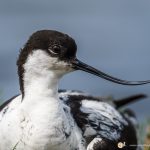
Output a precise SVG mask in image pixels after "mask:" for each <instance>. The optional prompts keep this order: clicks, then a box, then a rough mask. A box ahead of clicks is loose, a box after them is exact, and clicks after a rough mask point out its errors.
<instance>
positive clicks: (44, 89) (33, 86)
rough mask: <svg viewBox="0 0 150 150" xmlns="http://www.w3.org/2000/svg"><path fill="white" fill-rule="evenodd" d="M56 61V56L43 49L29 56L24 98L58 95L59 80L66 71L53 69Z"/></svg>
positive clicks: (25, 75) (25, 67)
mask: <svg viewBox="0 0 150 150" xmlns="http://www.w3.org/2000/svg"><path fill="white" fill-rule="evenodd" d="M55 62H57V59H56V58H51V57H49V56H48V55H47V54H46V53H45V52H43V51H41V50H36V51H35V52H33V53H32V54H31V55H29V56H28V59H27V61H26V63H25V64H24V70H25V72H24V77H23V82H24V98H26V97H29V99H31V98H33V97H36V98H37V97H57V92H58V82H59V79H60V78H61V77H62V75H63V74H64V73H63V72H62V71H61V70H56V69H53V66H55Z"/></svg>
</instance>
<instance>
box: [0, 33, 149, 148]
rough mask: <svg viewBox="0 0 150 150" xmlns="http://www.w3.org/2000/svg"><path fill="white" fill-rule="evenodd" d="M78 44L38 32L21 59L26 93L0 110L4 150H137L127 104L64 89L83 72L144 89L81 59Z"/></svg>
mask: <svg viewBox="0 0 150 150" xmlns="http://www.w3.org/2000/svg"><path fill="white" fill-rule="evenodd" d="M76 52H77V45H76V42H75V40H74V39H73V38H72V37H70V36H69V35H67V34H65V33H62V32H59V31H55V30H39V31H36V32H34V33H33V34H32V35H31V36H30V37H29V39H28V40H27V42H26V43H25V45H24V46H23V48H22V49H21V50H20V54H19V57H18V60H17V66H18V76H19V84H20V91H21V93H20V94H19V95H16V96H14V97H13V98H11V99H9V100H8V101H6V102H4V103H3V104H2V105H1V106H0V150H119V149H120V148H122V149H123V150H136V149H137V146H136V145H137V135H136V126H137V124H136V117H135V115H134V113H133V112H132V111H131V110H125V111H124V112H120V111H119V108H122V107H123V106H124V105H126V104H128V103H130V102H133V101H136V100H138V99H141V98H145V97H146V95H144V94H138V95H135V96H131V97H127V98H124V99H121V100H118V101H117V100H114V101H113V100H112V101H110V100H108V99H107V98H106V99H105V98H102V97H96V96H92V95H90V94H88V93H85V92H82V91H78V90H64V89H59V81H60V79H61V78H62V77H63V76H64V75H65V74H67V73H70V72H73V71H77V70H81V71H85V72H87V73H90V74H93V75H96V76H98V77H101V78H104V79H106V80H109V81H111V82H114V83H118V84H123V85H143V84H147V83H150V80H146V81H126V80H121V79H118V78H115V77H113V76H110V75H108V74H106V73H104V72H102V71H100V70H98V69H96V68H94V67H92V66H90V65H87V64H85V63H83V62H81V61H80V60H78V59H77V57H76Z"/></svg>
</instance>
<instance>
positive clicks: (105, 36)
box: [0, 0, 150, 118]
mask: <svg viewBox="0 0 150 150" xmlns="http://www.w3.org/2000/svg"><path fill="white" fill-rule="evenodd" d="M149 18H150V1H149V0H142V1H141V0H122V1H120V0H113V1H112V0H100V1H99V0H93V1H87V0H82V1H81V0H76V1H70V0H61V1H60V0H44V1H43V0H32V1H30V0H22V1H20V0H13V1H8V0H1V2H0V89H1V91H2V92H1V93H2V94H1V95H2V99H3V100H5V99H8V98H10V97H11V96H13V95H15V94H17V93H19V85H18V77H17V71H16V69H17V68H16V60H17V57H18V54H19V49H20V48H21V47H22V46H23V45H24V43H25V42H26V40H27V39H28V37H29V36H30V35H31V34H32V33H33V32H34V31H36V30H40V29H55V30H59V31H62V32H65V33H68V34H69V35H70V36H72V37H73V38H74V39H75V40H76V42H77V45H78V53H77V56H78V57H79V59H81V60H82V61H84V62H86V63H88V64H90V65H93V66H94V67H96V68H99V69H101V70H102V71H105V72H107V73H109V74H111V75H113V76H116V77H119V78H122V79H127V80H145V79H150V69H149V68H150V67H149V66H150V59H149V57H150V19H149ZM60 87H61V88H67V89H79V90H83V91H85V92H89V93H91V94H94V95H100V96H107V95H113V96H114V97H115V98H120V97H124V96H129V95H132V94H136V93H146V94H148V95H149V96H150V94H149V92H150V85H144V86H138V87H133V86H132V87H129V86H122V85H117V84H114V83H110V82H108V81H104V80H103V79H100V78H97V77H94V76H92V75H89V74H86V73H83V72H76V73H75V72H74V73H71V74H68V75H66V76H65V77H64V78H63V79H62V80H61V82H60ZM149 107H150V98H148V99H146V100H143V101H141V102H138V103H137V104H133V105H131V106H130V108H132V109H133V110H135V111H136V113H137V115H138V116H140V117H141V118H142V117H144V116H145V115H146V116H148V114H150V110H149Z"/></svg>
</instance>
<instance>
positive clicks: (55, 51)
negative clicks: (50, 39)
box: [49, 45, 61, 55]
mask: <svg viewBox="0 0 150 150" xmlns="http://www.w3.org/2000/svg"><path fill="white" fill-rule="evenodd" d="M49 50H50V52H51V53H52V54H55V55H56V54H59V53H60V50H61V47H60V46H59V45H54V46H52V47H51V48H50V49H49Z"/></svg>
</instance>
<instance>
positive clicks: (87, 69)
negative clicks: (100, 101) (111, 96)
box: [72, 59, 150, 85]
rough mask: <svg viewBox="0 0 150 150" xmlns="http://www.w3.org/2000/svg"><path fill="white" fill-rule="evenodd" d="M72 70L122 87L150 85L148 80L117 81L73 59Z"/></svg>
mask: <svg viewBox="0 0 150 150" xmlns="http://www.w3.org/2000/svg"><path fill="white" fill-rule="evenodd" d="M72 65H73V68H74V69H76V70H82V71H85V72H88V73H91V74H94V75H96V76H98V77H101V78H103V79H106V80H108V81H111V82H114V83H118V84H123V85H143V84H148V83H150V80H146V81H126V80H122V79H118V78H115V77H113V76H110V75H108V74H106V73H104V72H102V71H99V70H97V69H95V68H94V67H91V66H89V65H87V64H85V63H83V62H81V61H79V60H78V59H75V60H74V61H73V62H72Z"/></svg>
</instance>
